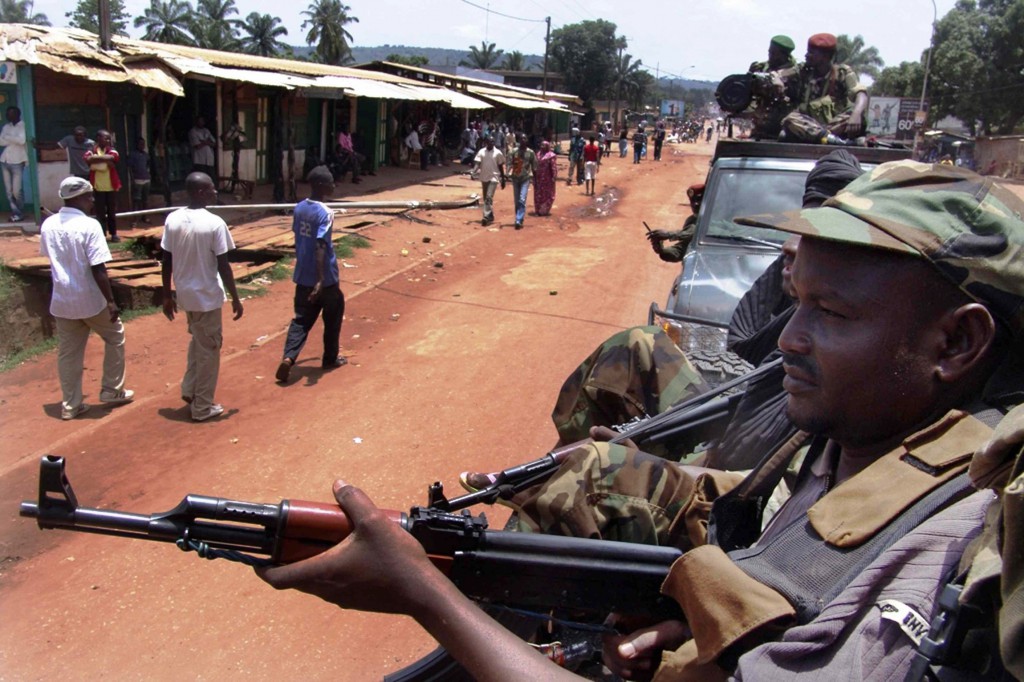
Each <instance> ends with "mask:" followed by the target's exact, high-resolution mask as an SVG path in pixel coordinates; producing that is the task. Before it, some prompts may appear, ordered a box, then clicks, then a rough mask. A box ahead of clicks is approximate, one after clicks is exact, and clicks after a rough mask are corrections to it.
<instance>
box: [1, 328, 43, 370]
mask: <svg viewBox="0 0 1024 682" xmlns="http://www.w3.org/2000/svg"><path fill="white" fill-rule="evenodd" d="M56 347H57V337H56V336H53V337H50V338H48V339H45V340H43V341H40V342H39V343H37V344H35V345H33V346H29V347H28V348H22V349H21V350H19V351H18V352H17V353H12V354H11V355H8V356H7V357H5V358H3V359H2V360H0V372H6V371H8V370H11V369H14V368H15V367H17V366H18V365H20V364H21V363H23V362H25V361H26V360H30V359H32V358H34V357H35V356H37V355H42V354H43V353H46V352H47V351H51V350H53V349H54V348H56Z"/></svg>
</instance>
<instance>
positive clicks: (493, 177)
mask: <svg viewBox="0 0 1024 682" xmlns="http://www.w3.org/2000/svg"><path fill="white" fill-rule="evenodd" d="M473 163H475V164H476V166H477V168H479V169H480V182H498V181H500V180H501V169H499V168H498V166H499V165H500V164H503V163H505V155H504V154H502V153H501V152H499V151H498V148H497V147H495V148H494V149H492V150H490V151H488V150H487V147H484V148H483V149H481V150H480V151H478V152H477V153H476V158H474V159H473Z"/></svg>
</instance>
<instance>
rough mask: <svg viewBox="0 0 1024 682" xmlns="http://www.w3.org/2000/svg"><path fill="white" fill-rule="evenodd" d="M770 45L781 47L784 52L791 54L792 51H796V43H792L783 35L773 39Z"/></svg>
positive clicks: (790, 39)
mask: <svg viewBox="0 0 1024 682" xmlns="http://www.w3.org/2000/svg"><path fill="white" fill-rule="evenodd" d="M772 45H775V46H776V47H781V48H782V49H783V50H785V51H786V52H792V51H793V50H795V49H796V43H794V42H793V39H792V38H790V37H789V36H784V35H777V36H775V37H773V38H772Z"/></svg>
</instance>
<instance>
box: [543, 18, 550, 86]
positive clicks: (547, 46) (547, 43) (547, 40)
mask: <svg viewBox="0 0 1024 682" xmlns="http://www.w3.org/2000/svg"><path fill="white" fill-rule="evenodd" d="M544 21H546V22H547V23H548V33H547V35H546V36H544V85H543V88H544V99H547V98H548V51H549V50H550V48H551V17H544Z"/></svg>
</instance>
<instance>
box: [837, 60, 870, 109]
mask: <svg viewBox="0 0 1024 682" xmlns="http://www.w3.org/2000/svg"><path fill="white" fill-rule="evenodd" d="M836 86H837V90H838V93H839V99H840V102H838V104H842V106H841V107H839V109H840V110H842V109H847V108H849V107H852V106H853V102H854V100H855V99H857V93H859V92H867V91H868V89H867V87H866V86H864V85H863V84H862V83H861V82H860V79H859V78H857V72H856V71H854V70H853V69H851V68H850V67H849V66H847V65H846V64H840V65H839V66H838V67H837V68H836Z"/></svg>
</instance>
